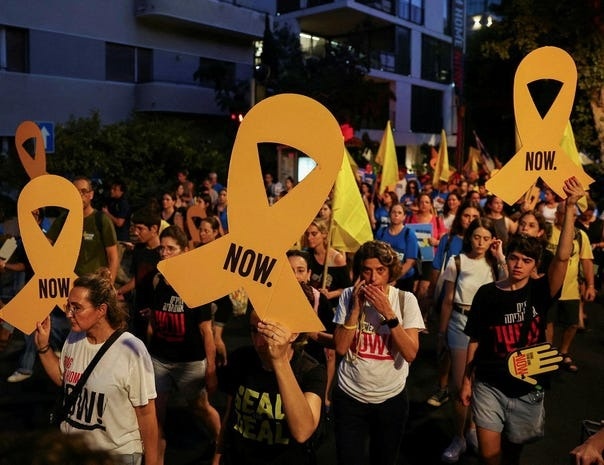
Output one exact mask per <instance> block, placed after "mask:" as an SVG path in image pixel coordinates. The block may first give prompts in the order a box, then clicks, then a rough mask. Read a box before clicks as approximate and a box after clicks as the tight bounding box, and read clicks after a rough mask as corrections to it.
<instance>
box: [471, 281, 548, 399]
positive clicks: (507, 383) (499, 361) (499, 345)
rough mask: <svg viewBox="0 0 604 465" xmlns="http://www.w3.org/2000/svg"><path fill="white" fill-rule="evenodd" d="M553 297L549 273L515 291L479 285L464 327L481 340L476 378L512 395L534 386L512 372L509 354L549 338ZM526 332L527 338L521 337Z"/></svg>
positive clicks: (476, 364) (525, 391) (529, 389)
mask: <svg viewBox="0 0 604 465" xmlns="http://www.w3.org/2000/svg"><path fill="white" fill-rule="evenodd" d="M553 300H554V299H553V298H552V297H550V289H549V282H548V278H547V276H543V277H541V278H539V279H530V280H529V282H528V284H527V285H526V286H524V287H523V288H521V289H518V290H515V291H504V290H502V289H499V288H498V287H497V285H496V283H489V284H485V285H484V286H481V287H480V289H478V292H476V295H475V296H474V300H473V301H472V308H471V311H470V313H469V315H468V322H467V324H466V327H465V330H464V331H465V333H466V334H467V335H468V336H470V338H472V339H473V340H476V341H478V343H479V345H478V349H477V350H476V354H475V356H474V367H475V374H476V379H478V380H480V381H484V382H486V383H489V384H491V385H492V386H494V387H496V388H497V389H499V390H500V391H502V392H503V393H504V394H505V395H507V396H508V397H520V396H522V395H524V394H527V393H528V392H530V391H531V390H532V389H533V386H532V385H531V384H529V383H527V382H525V381H521V380H519V379H517V378H514V377H513V376H512V375H511V374H510V373H509V371H508V367H507V356H508V354H509V353H510V352H513V351H514V350H516V349H518V348H519V343H522V345H521V346H522V347H525V346H529V345H533V344H537V343H540V342H543V341H544V340H545V324H546V322H547V318H546V317H547V309H548V308H549V307H550V306H551V303H552V301H553ZM529 307H530V310H529V311H526V310H527V308H529ZM525 317H526V318H529V320H530V323H529V327H528V332H527V330H526V328H523V326H524V325H525ZM523 332H524V333H526V340H525V342H522V341H520V339H521V334H522V333H523Z"/></svg>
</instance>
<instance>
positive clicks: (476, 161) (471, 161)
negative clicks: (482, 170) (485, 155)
mask: <svg viewBox="0 0 604 465" xmlns="http://www.w3.org/2000/svg"><path fill="white" fill-rule="evenodd" d="M481 164H482V160H481V158H480V150H478V149H477V148H476V147H470V151H469V153H468V161H466V163H465V165H463V170H464V173H467V174H470V173H476V174H478V169H479V166H480V165H481Z"/></svg>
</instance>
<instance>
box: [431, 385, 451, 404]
mask: <svg viewBox="0 0 604 465" xmlns="http://www.w3.org/2000/svg"><path fill="white" fill-rule="evenodd" d="M448 400H449V389H447V388H439V389H438V391H436V392H435V393H434V394H432V396H430V398H429V399H428V400H427V401H426V402H428V404H429V405H431V406H432V407H440V406H441V405H442V404H444V403H446V402H447V401H448Z"/></svg>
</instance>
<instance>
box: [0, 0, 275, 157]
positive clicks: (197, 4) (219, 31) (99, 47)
mask: <svg viewBox="0 0 604 465" xmlns="http://www.w3.org/2000/svg"><path fill="white" fill-rule="evenodd" d="M273 5H274V1H272V0H223V1H218V0H89V1H82V0H44V1H40V0H5V1H3V2H2V8H0V105H1V106H0V137H1V138H2V145H3V147H2V152H4V153H6V151H7V147H8V144H9V142H11V137H12V136H14V133H15V129H16V127H17V125H18V124H19V123H20V122H21V121H23V120H34V121H44V122H54V123H60V122H64V121H66V120H68V119H69V118H70V117H71V116H74V117H82V116H88V115H90V113H91V111H98V112H99V114H100V116H101V119H102V121H103V122H104V123H111V122H115V121H120V120H123V119H125V118H128V117H129V116H130V115H131V114H132V113H133V112H138V111H158V112H175V113H183V114H209V115H214V114H215V115H221V114H224V111H223V110H221V109H220V108H219V107H218V106H217V104H216V102H215V98H214V82H213V81H212V80H211V79H207V78H202V79H201V80H195V79H194V73H195V72H196V71H197V70H198V69H201V70H204V69H207V70H211V69H216V68H220V69H221V70H222V72H223V73H226V74H227V75H228V76H230V77H231V78H232V79H236V80H245V79H250V78H251V77H252V71H253V60H254V41H257V40H260V39H261V38H262V34H263V31H264V22H265V15H266V14H267V13H271V12H272V11H273V9H274V7H273ZM207 75H211V73H202V76H207ZM11 143H12V142H11Z"/></svg>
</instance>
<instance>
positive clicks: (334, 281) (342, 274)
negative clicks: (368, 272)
mask: <svg viewBox="0 0 604 465" xmlns="http://www.w3.org/2000/svg"><path fill="white" fill-rule="evenodd" d="M308 268H309V269H310V285H311V286H312V287H314V288H315V289H321V288H322V287H323V271H324V269H325V266H324V265H322V264H320V263H319V262H317V260H316V259H315V256H314V255H313V254H312V252H311V253H310V260H309V262H308ZM351 285H352V283H351V282H350V277H349V275H348V268H347V267H346V266H328V267H327V278H326V280H325V287H326V288H327V289H328V290H330V291H333V290H335V289H346V288H347V287H350V286H351ZM338 300H339V298H334V299H330V300H329V303H330V304H331V306H332V307H333V308H335V307H336V306H337V305H338Z"/></svg>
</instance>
